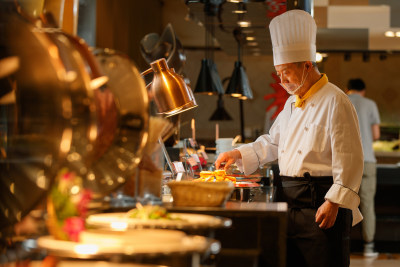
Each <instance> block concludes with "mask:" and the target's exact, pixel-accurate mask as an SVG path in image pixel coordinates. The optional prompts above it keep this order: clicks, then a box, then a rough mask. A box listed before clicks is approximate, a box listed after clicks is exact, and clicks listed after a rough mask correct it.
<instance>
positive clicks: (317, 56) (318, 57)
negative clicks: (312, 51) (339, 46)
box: [316, 53, 323, 63]
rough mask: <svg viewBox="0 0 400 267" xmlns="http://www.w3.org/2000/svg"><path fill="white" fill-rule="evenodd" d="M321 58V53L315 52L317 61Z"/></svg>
mask: <svg viewBox="0 0 400 267" xmlns="http://www.w3.org/2000/svg"><path fill="white" fill-rule="evenodd" d="M322 59H323V57H322V54H321V53H317V54H316V61H317V63H319V62H321V61H322Z"/></svg>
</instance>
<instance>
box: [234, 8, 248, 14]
mask: <svg viewBox="0 0 400 267" xmlns="http://www.w3.org/2000/svg"><path fill="white" fill-rule="evenodd" d="M232 13H234V14H246V13H247V10H239V9H238V10H232Z"/></svg>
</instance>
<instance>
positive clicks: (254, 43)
mask: <svg viewBox="0 0 400 267" xmlns="http://www.w3.org/2000/svg"><path fill="white" fill-rule="evenodd" d="M247 45H248V46H258V43H257V42H249V43H247Z"/></svg>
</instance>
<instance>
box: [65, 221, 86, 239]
mask: <svg viewBox="0 0 400 267" xmlns="http://www.w3.org/2000/svg"><path fill="white" fill-rule="evenodd" d="M83 230H85V221H84V219H83V218H80V217H70V218H67V219H65V221H64V227H63V231H64V232H65V233H66V234H67V235H68V238H69V239H70V240H72V241H75V242H78V241H79V234H80V232H82V231H83Z"/></svg>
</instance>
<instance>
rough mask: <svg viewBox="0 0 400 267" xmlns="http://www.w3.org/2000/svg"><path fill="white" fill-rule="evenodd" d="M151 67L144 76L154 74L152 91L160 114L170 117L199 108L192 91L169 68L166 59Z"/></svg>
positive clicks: (152, 64)
mask: <svg viewBox="0 0 400 267" xmlns="http://www.w3.org/2000/svg"><path fill="white" fill-rule="evenodd" d="M150 66H151V69H149V70H147V71H145V72H143V73H142V76H144V75H146V74H148V73H150V72H151V71H153V72H154V78H153V81H152V83H151V88H150V90H151V95H152V97H153V99H154V102H155V103H156V106H157V110H158V113H161V114H163V115H166V116H167V117H168V116H172V115H175V114H178V113H180V112H183V111H186V110H188V109H191V108H194V107H197V103H196V100H195V98H194V96H193V92H192V90H191V89H190V88H189V86H188V85H187V84H186V83H185V82H184V80H183V78H182V77H181V76H180V75H178V74H177V73H176V72H174V71H173V70H172V69H169V68H168V65H167V62H166V61H165V59H164V58H161V59H159V60H156V61H154V62H152V63H150Z"/></svg>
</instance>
